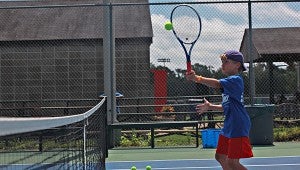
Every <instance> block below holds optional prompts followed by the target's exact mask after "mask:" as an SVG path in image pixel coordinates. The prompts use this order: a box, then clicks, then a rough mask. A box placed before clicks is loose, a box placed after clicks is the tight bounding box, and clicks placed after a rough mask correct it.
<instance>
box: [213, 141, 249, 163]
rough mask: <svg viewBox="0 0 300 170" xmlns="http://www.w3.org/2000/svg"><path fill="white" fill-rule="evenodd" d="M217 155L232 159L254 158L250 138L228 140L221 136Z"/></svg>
mask: <svg viewBox="0 0 300 170" xmlns="http://www.w3.org/2000/svg"><path fill="white" fill-rule="evenodd" d="M216 153H218V154H224V155H227V157H228V158H230V159H239V158H250V157H253V153H252V147H251V144H250V140H249V138H248V137H238V138H227V137H225V136H223V135H220V136H219V141H218V146H217V150H216Z"/></svg>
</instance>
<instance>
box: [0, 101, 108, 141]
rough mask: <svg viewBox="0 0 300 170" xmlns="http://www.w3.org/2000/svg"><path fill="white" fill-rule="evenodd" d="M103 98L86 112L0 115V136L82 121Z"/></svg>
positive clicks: (96, 107) (101, 102)
mask: <svg viewBox="0 0 300 170" xmlns="http://www.w3.org/2000/svg"><path fill="white" fill-rule="evenodd" d="M104 101H105V98H103V99H102V100H101V101H100V102H99V103H98V104H97V105H96V106H94V107H93V108H91V109H90V110H88V111H87V112H85V113H82V114H78V115H71V116H61V117H38V118H36V117H26V118H25V117H0V129H1V130H0V136H6V135H13V134H18V133H25V132H32V131H38V130H45V129H50V128H55V127H59V126H64V125H68V124H72V123H76V122H80V121H82V120H84V119H86V118H88V117H89V116H91V115H92V114H93V113H94V112H95V111H96V110H98V109H99V108H100V106H101V105H102V104H103V103H104Z"/></svg>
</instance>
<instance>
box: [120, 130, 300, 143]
mask: <svg viewBox="0 0 300 170" xmlns="http://www.w3.org/2000/svg"><path fill="white" fill-rule="evenodd" d="M273 131H274V142H288V141H300V127H278V128H274V130H273ZM195 142H196V141H195V137H194V136H193V134H191V133H182V134H169V135H166V134H165V135H156V137H155V146H160V147H162V146H191V145H194V144H195ZM199 142H200V144H201V140H200V141H199ZM120 146H121V147H148V146H150V133H147V134H138V133H137V132H135V131H133V133H132V134H127V135H123V136H121V142H120Z"/></svg>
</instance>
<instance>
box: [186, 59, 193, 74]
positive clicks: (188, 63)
mask: <svg viewBox="0 0 300 170" xmlns="http://www.w3.org/2000/svg"><path fill="white" fill-rule="evenodd" d="M186 71H187V72H188V73H189V72H191V71H192V64H191V62H190V61H187V62H186Z"/></svg>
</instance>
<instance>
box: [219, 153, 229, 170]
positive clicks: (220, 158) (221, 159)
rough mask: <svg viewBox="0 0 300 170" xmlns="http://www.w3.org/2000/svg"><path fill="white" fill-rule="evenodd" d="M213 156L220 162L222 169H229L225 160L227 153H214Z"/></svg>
mask: <svg viewBox="0 0 300 170" xmlns="http://www.w3.org/2000/svg"><path fill="white" fill-rule="evenodd" d="M215 158H216V160H217V161H218V162H219V163H220V164H221V166H222V169H223V170H230V168H229V165H228V161H227V155H224V154H218V153H216V154H215Z"/></svg>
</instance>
